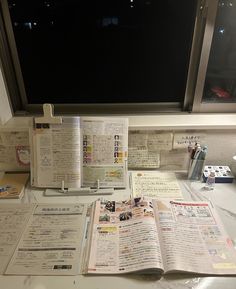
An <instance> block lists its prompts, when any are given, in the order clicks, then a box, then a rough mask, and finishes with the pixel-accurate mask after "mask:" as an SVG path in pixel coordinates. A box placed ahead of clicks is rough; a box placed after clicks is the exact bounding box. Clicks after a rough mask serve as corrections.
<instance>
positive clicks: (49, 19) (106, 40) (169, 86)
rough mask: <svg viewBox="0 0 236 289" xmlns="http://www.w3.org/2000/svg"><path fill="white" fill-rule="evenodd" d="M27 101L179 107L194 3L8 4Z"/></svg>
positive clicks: (18, 0) (95, 0)
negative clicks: (129, 103) (177, 103)
mask: <svg viewBox="0 0 236 289" xmlns="http://www.w3.org/2000/svg"><path fill="white" fill-rule="evenodd" d="M8 4H9V11H10V16H11V21H12V27H13V31H14V36H15V40H16V45H17V50H18V56H19V60H20V64H21V70H22V75H23V79H24V85H25V90H26V94H27V99H28V103H30V104H37V103H44V102H51V103H126V102H131V103H138V102H181V101H183V99H184V94H185V86H186V80H187V73H188V64H189V57H190V51H191V44H192V35H193V29H194V23H195V14H196V5H197V1H195V0H181V1H176V0H165V1H157V0H90V1H89V0H85V1H82V0H44V1H41V0H33V1H32V0H8Z"/></svg>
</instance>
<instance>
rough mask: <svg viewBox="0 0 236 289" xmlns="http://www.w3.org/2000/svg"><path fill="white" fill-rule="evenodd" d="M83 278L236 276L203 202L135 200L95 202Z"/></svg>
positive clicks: (234, 259)
mask: <svg viewBox="0 0 236 289" xmlns="http://www.w3.org/2000/svg"><path fill="white" fill-rule="evenodd" d="M84 259H85V262H84V269H83V272H84V273H85V274H88V273H90V274H121V273H128V272H143V273H158V274H164V273H174V272H185V273H198V274H212V275H215V274H216V275H221V274H222V275H227V274H229V275H230V274H236V253H235V249H234V247H233V245H232V242H231V240H230V238H229V237H228V235H227V234H226V232H225V230H224V228H223V226H222V223H221V221H220V219H219V217H218V215H217V212H216V211H215V209H214V208H213V207H212V205H211V204H209V203H207V202H185V201H173V200H168V199H159V200H158V199H150V198H147V197H139V198H134V199H131V200H129V201H124V202H113V201H106V202H101V201H96V203H95V204H94V207H93V215H92V220H91V226H90V229H89V234H88V241H87V248H86V250H85V254H84Z"/></svg>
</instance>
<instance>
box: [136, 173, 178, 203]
mask: <svg viewBox="0 0 236 289" xmlns="http://www.w3.org/2000/svg"><path fill="white" fill-rule="evenodd" d="M131 187H132V193H133V196H134V197H137V196H141V195H144V196H149V197H152V198H175V199H176V198H177V199H183V195H182V192H181V189H180V186H179V184H178V181H177V179H176V176H175V174H174V173H172V172H159V171H155V172H154V171H136V172H131Z"/></svg>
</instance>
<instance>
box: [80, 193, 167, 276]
mask: <svg viewBox="0 0 236 289" xmlns="http://www.w3.org/2000/svg"><path fill="white" fill-rule="evenodd" d="M87 250H88V251H87V256H86V257H85V260H86V263H85V267H84V273H94V274H122V273H128V272H134V271H142V272H145V271H148V272H154V271H155V272H156V273H158V272H159V273H160V272H162V270H163V262H162V257H161V249H160V244H159V233H158V228H157V226H156V222H155V216H154V212H153V207H152V202H151V201H149V200H146V199H140V198H138V199H135V200H129V201H124V202H114V201H106V202H100V201H97V202H96V203H95V204H94V210H93V216H92V224H91V227H90V233H89V238H88V247H87Z"/></svg>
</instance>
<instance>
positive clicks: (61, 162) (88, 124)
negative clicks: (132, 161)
mask: <svg viewBox="0 0 236 289" xmlns="http://www.w3.org/2000/svg"><path fill="white" fill-rule="evenodd" d="M30 139H31V150H32V152H33V153H32V160H31V183H32V185H33V186H36V187H48V188H53V187H54V188H60V187H61V186H62V182H63V184H64V186H65V188H79V187H81V186H89V187H99V186H100V187H116V188H117V187H118V188H119V187H125V186H126V182H127V150H128V119H126V118H113V117H85V118H80V117H63V118H62V124H50V123H48V124H45V123H34V126H33V129H32V131H31V138H30Z"/></svg>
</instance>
